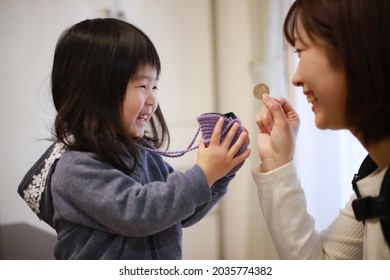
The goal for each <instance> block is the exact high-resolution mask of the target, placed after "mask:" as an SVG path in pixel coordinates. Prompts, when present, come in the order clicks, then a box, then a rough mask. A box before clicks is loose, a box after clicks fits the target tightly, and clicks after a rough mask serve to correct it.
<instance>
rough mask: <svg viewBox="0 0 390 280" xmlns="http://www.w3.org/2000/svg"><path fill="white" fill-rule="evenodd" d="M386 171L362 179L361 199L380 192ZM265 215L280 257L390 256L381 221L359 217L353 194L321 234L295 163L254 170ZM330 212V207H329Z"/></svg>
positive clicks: (360, 187) (255, 168)
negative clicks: (356, 215)
mask: <svg viewBox="0 0 390 280" xmlns="http://www.w3.org/2000/svg"><path fill="white" fill-rule="evenodd" d="M385 172H386V170H383V171H382V172H380V173H376V172H374V173H373V174H371V175H370V176H368V177H366V178H364V179H362V180H360V181H359V182H358V187H359V190H360V193H361V195H362V197H365V196H367V195H372V196H377V195H378V194H379V190H380V186H381V182H382V180H383V177H384V174H385ZM252 175H253V178H254V181H255V183H256V185H257V189H258V195H259V202H260V206H261V208H262V210H263V215H264V219H265V221H266V223H267V226H268V230H269V233H270V235H271V238H272V240H273V242H274V245H275V248H276V250H277V252H278V255H279V258H280V259H390V250H389V247H388V246H387V244H386V242H385V239H384V236H383V233H382V229H381V226H380V222H379V220H378V219H371V220H369V221H367V222H366V225H365V226H363V223H362V222H359V221H357V220H356V219H355V215H354V213H353V210H352V206H351V203H352V200H354V199H355V198H356V196H355V195H353V196H351V198H350V200H349V201H348V203H347V204H346V206H345V208H344V209H341V210H340V214H339V215H338V216H337V217H336V219H335V220H334V221H333V222H332V223H331V224H330V225H329V226H328V228H327V229H326V230H323V231H321V232H320V233H319V232H317V231H316V230H315V228H314V219H313V217H312V216H310V214H309V213H308V212H307V209H306V198H305V194H304V191H303V189H302V187H301V184H300V180H299V178H298V177H297V173H296V167H295V163H294V161H292V162H290V163H288V164H286V165H285V166H283V167H280V168H278V169H276V170H273V171H271V172H268V173H261V172H260V167H259V166H256V167H254V168H253V169H252ZM324 211H326V209H324Z"/></svg>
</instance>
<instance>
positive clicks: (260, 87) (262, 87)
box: [253, 83, 269, 100]
mask: <svg viewBox="0 0 390 280" xmlns="http://www.w3.org/2000/svg"><path fill="white" fill-rule="evenodd" d="M263 94H269V87H268V86H267V85H266V84H262V83H260V84H257V85H256V86H255V88H254V89H253V95H254V96H255V97H256V98H257V99H260V100H262V99H263Z"/></svg>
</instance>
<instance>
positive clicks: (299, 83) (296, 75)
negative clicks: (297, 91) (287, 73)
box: [292, 67, 303, 87]
mask: <svg viewBox="0 0 390 280" xmlns="http://www.w3.org/2000/svg"><path fill="white" fill-rule="evenodd" d="M298 70H299V68H298V67H297V69H296V70H295V73H294V76H293V78H292V83H293V85H294V86H296V87H300V86H302V85H303V82H302V79H301V76H300V75H299V71H298Z"/></svg>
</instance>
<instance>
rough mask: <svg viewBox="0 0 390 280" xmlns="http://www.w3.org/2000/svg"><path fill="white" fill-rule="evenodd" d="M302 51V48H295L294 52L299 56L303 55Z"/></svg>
mask: <svg viewBox="0 0 390 280" xmlns="http://www.w3.org/2000/svg"><path fill="white" fill-rule="evenodd" d="M301 52H302V50H301V49H294V53H296V54H297V55H298V57H301Z"/></svg>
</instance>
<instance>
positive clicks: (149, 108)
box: [122, 65, 158, 138]
mask: <svg viewBox="0 0 390 280" xmlns="http://www.w3.org/2000/svg"><path fill="white" fill-rule="evenodd" d="M157 84H158V77H157V70H156V68H154V67H152V66H150V65H146V66H141V67H139V69H138V71H137V73H136V75H135V76H134V77H133V78H132V79H130V81H129V83H128V84H127V89H126V94H125V98H124V101H123V105H122V118H123V123H124V125H125V127H126V128H127V130H128V131H129V133H130V134H131V135H132V136H133V137H135V138H142V137H143V136H144V133H145V128H146V125H147V123H148V122H149V120H150V118H151V117H152V115H153V113H154V112H155V111H156V108H157V105H158V99H157V90H158V89H157Z"/></svg>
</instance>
